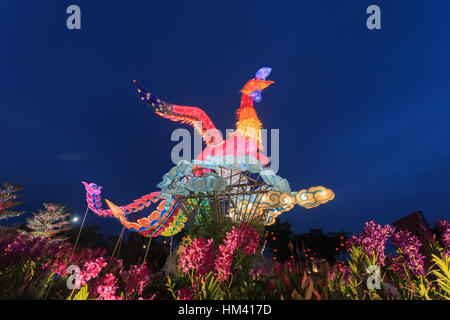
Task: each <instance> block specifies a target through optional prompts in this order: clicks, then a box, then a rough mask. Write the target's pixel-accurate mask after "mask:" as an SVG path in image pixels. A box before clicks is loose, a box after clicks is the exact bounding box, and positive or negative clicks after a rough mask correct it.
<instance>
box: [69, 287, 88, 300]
mask: <svg viewBox="0 0 450 320" xmlns="http://www.w3.org/2000/svg"><path fill="white" fill-rule="evenodd" d="M88 296H89V291H88V289H87V285H85V286H84V287H83V288H81V289H80V291H78V293H77V294H76V295H75V297H73V299H72V300H87V298H88Z"/></svg>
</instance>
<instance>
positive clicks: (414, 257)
mask: <svg viewBox="0 0 450 320" xmlns="http://www.w3.org/2000/svg"><path fill="white" fill-rule="evenodd" d="M391 242H392V245H393V246H394V247H396V248H397V249H399V256H398V257H396V258H393V265H394V268H396V269H400V270H402V269H403V268H400V266H402V265H403V264H405V265H406V266H408V268H409V269H410V270H411V272H412V273H413V274H414V275H416V276H423V275H425V270H424V261H423V259H424V258H425V257H424V256H423V255H421V254H420V247H421V246H422V243H421V242H420V241H419V238H417V237H416V236H415V235H412V234H411V233H410V232H407V231H404V230H398V231H396V232H393V234H392V238H391Z"/></svg>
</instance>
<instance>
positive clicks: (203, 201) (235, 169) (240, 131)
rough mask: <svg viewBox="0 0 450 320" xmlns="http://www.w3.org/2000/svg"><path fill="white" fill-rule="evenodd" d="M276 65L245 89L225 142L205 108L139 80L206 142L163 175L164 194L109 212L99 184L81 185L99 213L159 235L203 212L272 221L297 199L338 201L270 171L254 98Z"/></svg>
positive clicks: (168, 113) (156, 102)
mask: <svg viewBox="0 0 450 320" xmlns="http://www.w3.org/2000/svg"><path fill="white" fill-rule="evenodd" d="M271 70H272V69H271V68H267V67H266V68H261V69H260V70H259V71H258V72H257V73H256V76H255V78H253V79H251V80H249V81H248V82H247V83H246V84H245V85H244V87H243V88H242V89H241V91H240V92H241V94H242V96H241V103H240V107H239V109H238V110H237V123H236V129H235V131H234V132H233V133H232V134H231V135H230V136H229V137H228V139H226V140H224V139H223V137H222V135H221V134H220V132H219V131H218V130H217V129H216V127H215V126H214V124H213V122H212V121H211V119H210V118H209V117H208V115H207V114H206V113H205V112H204V111H203V110H202V109H200V108H198V107H192V106H181V105H176V104H172V103H168V102H165V101H163V100H161V99H159V98H158V97H156V96H155V95H154V94H152V93H150V92H148V91H147V90H145V89H144V88H143V87H142V86H141V85H139V84H138V83H137V82H136V81H135V80H133V83H134V84H135V86H136V88H137V91H138V94H139V95H140V98H141V100H143V101H144V102H146V103H147V104H149V105H150V106H151V107H152V108H153V109H154V111H155V112H156V114H158V115H160V116H161V117H164V118H167V119H169V120H172V121H178V122H181V123H187V124H190V125H192V126H193V127H194V129H195V130H196V131H197V132H198V133H199V134H200V135H201V136H202V138H203V140H204V141H205V143H206V147H205V149H204V150H203V151H202V152H201V153H200V154H199V155H198V156H197V157H196V159H195V160H193V161H192V162H188V161H184V160H182V161H180V163H178V164H177V166H175V167H173V168H172V169H171V170H170V171H169V172H168V173H167V174H165V175H164V177H163V181H162V182H161V183H160V184H158V187H159V188H160V189H161V191H160V192H153V193H150V194H148V195H145V196H143V197H141V198H139V199H137V200H135V201H134V202H133V203H131V204H129V205H126V206H122V207H119V206H116V205H115V204H113V203H112V202H110V201H108V200H106V201H107V204H108V206H109V209H106V210H105V209H103V207H102V204H101V187H100V186H97V185H96V184H94V183H90V184H88V183H86V182H83V183H84V185H85V188H86V192H87V201H88V205H89V208H90V209H91V210H92V211H94V212H95V213H96V214H98V215H100V216H113V217H115V218H117V219H119V221H120V222H121V223H122V224H123V225H124V226H125V227H127V228H128V229H130V230H132V231H136V232H139V233H140V234H142V235H144V236H147V237H155V236H158V235H163V236H171V235H173V234H175V233H177V232H179V231H180V230H181V229H182V228H183V227H184V224H185V223H186V222H187V221H189V220H190V221H195V219H196V216H197V215H199V214H201V213H206V214H216V215H217V216H221V217H228V218H230V219H232V220H233V221H248V220H251V219H260V220H261V221H262V222H263V223H264V224H265V225H270V224H273V223H274V222H275V219H276V218H277V217H278V216H279V215H280V214H281V213H283V212H286V211H289V210H291V209H292V208H294V206H295V205H296V204H297V205H300V206H302V207H304V208H307V209H310V208H314V207H317V206H319V205H320V204H324V203H326V202H328V201H330V200H332V199H333V198H334V193H333V191H332V190H330V189H328V188H325V187H322V186H317V187H311V188H308V189H303V190H300V191H299V192H292V191H291V189H290V186H289V183H288V182H287V180H286V179H283V178H281V177H279V176H277V175H276V174H275V173H274V172H273V171H272V170H268V169H266V168H265V167H266V166H267V164H268V163H269V159H268V158H267V156H266V155H264V154H263V147H262V139H261V129H262V124H261V122H260V120H259V118H258V116H257V114H256V111H255V108H254V103H255V102H260V101H261V92H262V90H264V89H265V88H267V87H268V86H269V85H271V84H272V83H273V81H267V80H266V78H267V77H268V76H269V74H270V72H271ZM150 206H152V207H153V206H154V207H155V209H153V210H152V209H150V210H151V211H152V212H151V213H150V215H148V216H147V217H144V218H138V217H136V216H135V214H136V213H137V212H139V211H142V210H144V209H145V208H148V207H150Z"/></svg>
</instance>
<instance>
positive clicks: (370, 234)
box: [349, 221, 393, 265]
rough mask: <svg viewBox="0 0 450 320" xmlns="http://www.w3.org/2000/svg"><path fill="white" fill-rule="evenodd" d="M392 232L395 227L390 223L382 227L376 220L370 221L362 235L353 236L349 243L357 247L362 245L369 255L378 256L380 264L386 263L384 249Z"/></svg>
mask: <svg viewBox="0 0 450 320" xmlns="http://www.w3.org/2000/svg"><path fill="white" fill-rule="evenodd" d="M392 232H393V228H392V227H391V226H390V225H385V226H384V227H382V226H381V225H379V224H376V223H375V222H374V221H369V222H366V227H365V228H364V231H363V233H362V234H361V235H360V236H356V235H354V236H352V237H351V238H350V239H349V244H350V246H352V245H354V246H356V247H360V246H362V247H363V248H364V251H365V253H366V254H367V255H368V256H371V257H374V256H376V257H377V262H378V263H379V264H380V265H384V264H385V261H384V260H385V255H384V249H385V248H386V242H387V240H388V239H389V237H390V235H391V234H392Z"/></svg>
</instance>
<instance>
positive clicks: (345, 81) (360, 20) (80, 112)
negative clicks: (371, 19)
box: [0, 0, 450, 232]
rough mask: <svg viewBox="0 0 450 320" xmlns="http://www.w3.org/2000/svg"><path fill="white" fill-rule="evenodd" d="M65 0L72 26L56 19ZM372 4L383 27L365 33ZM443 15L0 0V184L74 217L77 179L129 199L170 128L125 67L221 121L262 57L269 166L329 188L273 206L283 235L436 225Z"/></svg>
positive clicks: (333, 5)
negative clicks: (415, 219) (75, 22)
mask: <svg viewBox="0 0 450 320" xmlns="http://www.w3.org/2000/svg"><path fill="white" fill-rule="evenodd" d="M70 4H77V5H79V6H80V7H81V10H82V29H81V30H80V31H69V30H68V29H67V28H66V18H67V14H66V8H67V6H68V5H70ZM371 4H377V5H379V6H380V7H381V13H382V30H374V31H370V30H368V29H367V28H366V18H367V14H366V13H365V11H366V8H367V7H368V6H369V5H371ZM449 16H450V3H449V2H448V1H425V0H421V1H411V0H410V1H387V0H386V1H381V0H370V1H366V0H358V1H332V0H329V1H324V0H323V1H306V0H302V1H295V2H293V1H292V2H289V4H288V2H285V3H284V4H283V3H282V2H280V1H236V2H233V1H222V2H219V1H144V0H142V1H87V0H84V1H82V0H72V1H23V0H16V1H11V0H10V1H1V2H0V35H1V39H2V50H0V70H1V73H0V74H1V76H0V88H1V89H0V98H1V103H0V108H1V109H0V115H1V118H0V120H1V144H2V146H1V149H0V150H1V151H0V152H1V155H2V156H1V157H0V181H1V182H3V181H8V182H11V183H15V184H19V185H21V186H22V187H23V188H24V191H23V192H22V193H23V195H24V199H25V200H26V203H25V204H24V205H22V207H21V208H23V209H24V210H27V211H28V212H31V211H34V210H36V209H38V208H40V207H41V204H42V202H48V201H54V202H59V203H63V204H66V205H67V206H69V207H71V208H72V210H73V213H75V214H78V215H82V214H83V213H84V210H85V208H86V203H85V200H84V197H85V192H84V188H83V186H82V184H81V181H82V180H86V181H88V182H96V183H98V184H100V185H102V186H103V187H104V196H105V197H106V198H108V199H111V200H113V201H114V202H115V203H117V204H126V203H129V202H131V201H132V200H133V199H136V198H138V197H139V196H141V195H143V194H146V193H149V192H151V191H157V190H158V189H157V188H156V184H157V183H158V182H159V181H160V178H161V177H162V175H163V174H164V173H166V172H167V171H168V170H169V169H170V168H171V167H172V165H173V164H172V163H171V160H170V151H171V148H172V147H173V146H174V145H175V144H176V142H171V141H170V135H171V133H172V131H173V130H174V129H176V128H179V127H181V126H180V124H177V123H173V122H169V121H168V120H166V119H162V118H160V117H158V116H157V115H155V114H154V113H153V112H152V111H151V110H150V109H149V108H148V107H147V106H146V105H145V104H144V103H142V102H140V101H139V99H138V97H137V94H136V92H135V90H134V88H133V86H132V84H131V82H130V80H129V75H132V76H133V77H135V78H136V79H138V80H139V81H140V82H141V83H142V84H143V85H144V86H145V87H146V88H148V89H149V90H152V91H153V92H154V93H155V94H157V95H158V96H160V97H161V98H163V99H165V100H167V101H169V102H173V103H177V104H184V105H195V106H200V107H202V108H203V109H204V110H205V111H206V112H207V114H208V115H209V116H210V117H211V119H212V120H213V121H214V123H215V125H216V126H217V127H218V128H219V129H221V130H224V129H226V128H233V127H234V123H235V111H236V109H237V108H238V106H239V101H240V94H239V93H238V90H239V89H241V87H242V85H243V84H244V83H245V82H246V81H247V80H249V79H250V78H251V77H253V76H254V73H255V72H256V71H257V70H258V69H259V68H260V67H264V66H270V67H272V68H273V71H272V74H271V75H270V77H269V80H273V81H275V84H274V85H272V86H271V87H269V88H268V89H266V90H265V91H264V92H263V100H262V102H261V103H259V104H257V105H256V109H257V111H258V114H259V117H260V119H261V121H262V123H263V125H264V127H265V128H267V129H271V128H279V129H280V139H281V146H280V148H281V151H280V157H281V159H280V171H279V174H280V175H281V176H282V177H285V178H287V179H288V180H289V181H290V184H291V187H292V188H293V189H294V190H299V189H302V188H308V187H310V186H314V185H324V186H327V187H329V188H332V189H333V190H334V191H335V193H336V198H335V199H334V200H333V201H331V202H329V203H327V204H325V205H322V206H320V207H318V208H315V209H312V210H306V209H303V208H300V207H297V208H295V209H294V210H292V211H290V212H289V213H287V214H285V215H284V217H285V218H289V221H291V222H292V224H293V229H294V231H295V232H305V231H307V230H308V229H309V228H322V229H324V230H326V231H339V230H342V229H345V230H348V231H351V232H359V231H360V230H361V229H362V227H363V224H364V222H365V221H368V220H375V221H376V222H377V223H380V224H386V223H392V222H393V221H395V220H397V219H398V218H401V217H403V216H405V215H407V214H409V213H412V212H413V211H416V210H422V211H423V213H424V215H425V217H426V218H427V220H428V221H429V222H433V221H434V220H435V219H436V218H439V217H442V218H448V217H449V215H450V214H449V213H450V198H449V196H448V184H449V182H450V148H449V144H450V104H449V101H450V90H449V89H450V77H449V72H450V58H449V57H450V20H449ZM185 127H186V128H188V127H187V126H185ZM189 130H191V129H189ZM191 131H192V130H191ZM87 222H88V223H92V222H97V223H101V224H103V225H104V226H105V228H104V231H107V232H109V231H111V232H116V231H117V230H118V229H120V226H119V224H118V223H117V222H116V221H115V220H113V219H105V218H99V217H97V216H95V215H94V214H92V213H90V214H89V216H88V220H87Z"/></svg>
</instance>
